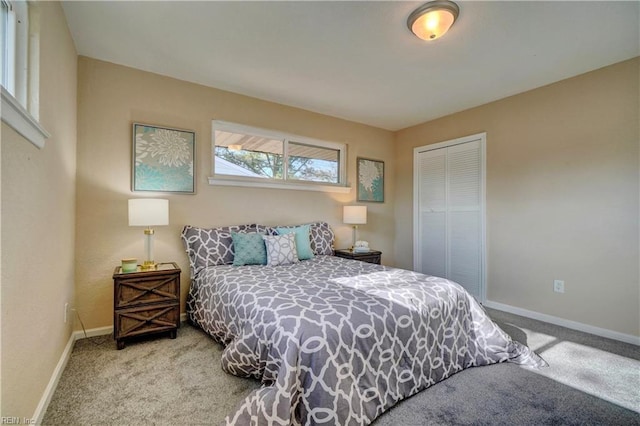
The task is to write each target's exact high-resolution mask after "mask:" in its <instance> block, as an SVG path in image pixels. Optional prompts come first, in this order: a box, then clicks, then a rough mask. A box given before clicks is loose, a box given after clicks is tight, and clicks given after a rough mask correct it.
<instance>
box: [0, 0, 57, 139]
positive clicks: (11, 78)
mask: <svg viewBox="0 0 640 426" xmlns="http://www.w3.org/2000/svg"><path fill="white" fill-rule="evenodd" d="M2 1H3V3H5V4H7V5H8V6H9V16H8V22H7V29H6V34H5V37H6V39H7V52H6V57H5V59H6V63H5V64H3V65H4V66H5V70H3V72H6V81H5V82H2V83H3V84H2V85H1V88H2V93H1V118H2V121H3V122H5V123H7V124H8V125H9V126H10V127H12V128H13V129H14V130H15V131H16V132H18V133H19V134H21V135H22V136H23V137H25V138H26V139H27V140H28V141H29V142H31V143H32V144H34V145H35V146H37V147H38V148H42V147H44V143H45V141H46V139H48V138H49V137H51V135H50V134H49V133H48V132H47V131H46V130H45V129H44V128H43V127H42V126H41V125H40V123H39V122H38V119H37V116H38V102H37V99H38V96H37V94H38V93H39V88H38V87H37V86H38V81H39V79H38V76H37V73H39V69H38V56H39V55H38V54H37V53H38V52H37V48H38V40H39V34H37V32H32V31H31V27H32V26H31V25H30V23H29V16H30V10H29V9H30V8H31V7H32V6H31V5H29V4H28V3H27V2H26V1H24V0H20V1H14V0H2ZM34 49H35V50H36V51H33V50H34ZM1 54H2V55H5V52H2V53H1ZM30 74H33V75H30ZM31 77H33V78H31ZM30 83H31V84H30ZM5 84H6V87H5ZM29 92H33V95H34V96H31V98H32V101H31V102H30V104H29Z"/></svg>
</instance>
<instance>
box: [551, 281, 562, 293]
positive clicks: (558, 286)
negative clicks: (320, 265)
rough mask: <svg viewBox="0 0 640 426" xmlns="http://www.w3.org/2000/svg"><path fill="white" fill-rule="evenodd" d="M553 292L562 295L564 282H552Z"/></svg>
mask: <svg viewBox="0 0 640 426" xmlns="http://www.w3.org/2000/svg"><path fill="white" fill-rule="evenodd" d="M553 291H555V292H556V293H564V281H562V280H553Z"/></svg>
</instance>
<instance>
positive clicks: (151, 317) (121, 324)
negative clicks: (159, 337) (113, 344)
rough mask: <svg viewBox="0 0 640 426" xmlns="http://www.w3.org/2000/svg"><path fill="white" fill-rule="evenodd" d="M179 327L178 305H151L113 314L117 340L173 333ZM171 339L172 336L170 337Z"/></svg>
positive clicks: (122, 310)
mask: <svg viewBox="0 0 640 426" xmlns="http://www.w3.org/2000/svg"><path fill="white" fill-rule="evenodd" d="M179 326H180V305H179V304H178V303H176V304H173V305H152V306H146V307H141V308H129V309H121V310H119V311H116V313H115V324H114V327H115V332H114V334H115V336H117V340H118V341H119V340H120V339H124V338H127V337H135V336H141V335H144V334H150V333H160V332H164V331H173V332H174V333H175V330H176V329H177V328H178V327H179ZM172 337H173V336H172Z"/></svg>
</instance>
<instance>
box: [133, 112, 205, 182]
mask: <svg viewBox="0 0 640 426" xmlns="http://www.w3.org/2000/svg"><path fill="white" fill-rule="evenodd" d="M195 156H196V134H195V132H192V131H189V130H180V129H172V128H168V127H159V126H153V125H149V124H140V123H134V124H133V155H132V158H133V166H132V173H131V175H132V179H131V187H132V188H131V189H132V190H133V191H159V192H182V193H187V194H194V193H195V178H194V176H195V170H194V169H195Z"/></svg>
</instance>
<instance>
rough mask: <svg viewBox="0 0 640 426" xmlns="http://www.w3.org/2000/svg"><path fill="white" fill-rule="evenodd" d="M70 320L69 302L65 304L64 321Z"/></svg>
mask: <svg viewBox="0 0 640 426" xmlns="http://www.w3.org/2000/svg"><path fill="white" fill-rule="evenodd" d="M68 320H69V303H65V304H64V323H65V324H66V323H67V321H68Z"/></svg>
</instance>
